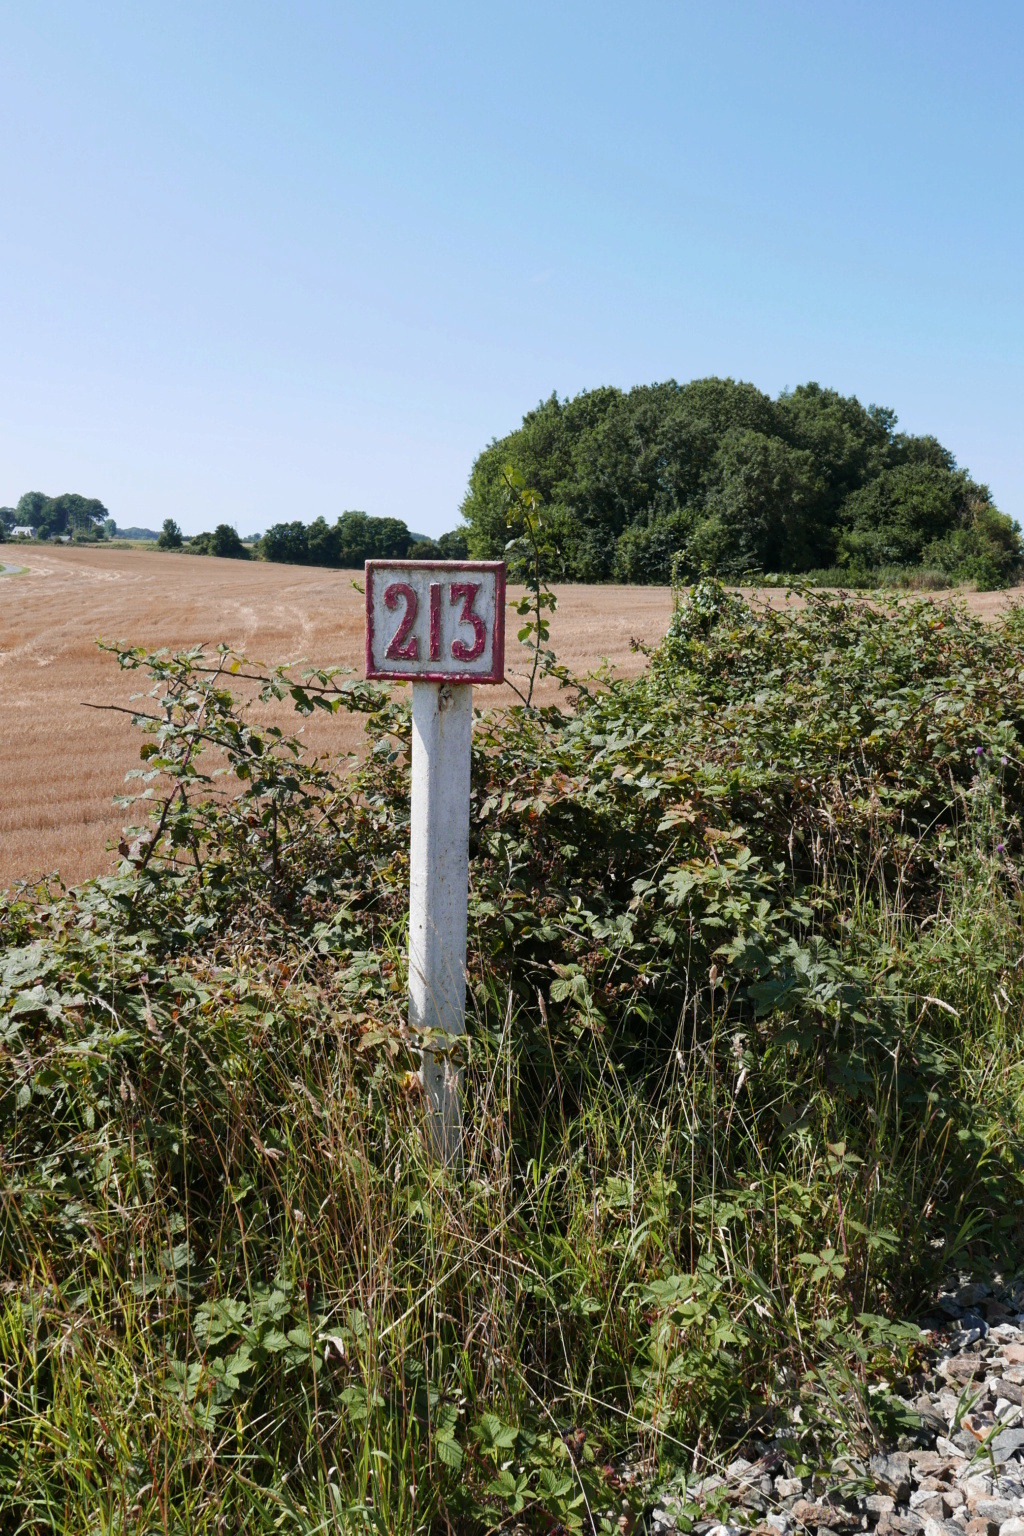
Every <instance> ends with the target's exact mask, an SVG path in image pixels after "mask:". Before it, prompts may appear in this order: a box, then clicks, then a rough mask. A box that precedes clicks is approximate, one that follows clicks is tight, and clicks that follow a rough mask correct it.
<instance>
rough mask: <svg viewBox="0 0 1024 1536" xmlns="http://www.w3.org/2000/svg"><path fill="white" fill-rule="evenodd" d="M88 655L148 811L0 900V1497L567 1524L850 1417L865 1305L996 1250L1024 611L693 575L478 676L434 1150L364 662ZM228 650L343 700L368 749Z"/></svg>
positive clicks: (1015, 1144) (203, 1517) (155, 1520)
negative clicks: (464, 965) (537, 665)
mask: <svg viewBox="0 0 1024 1536" xmlns="http://www.w3.org/2000/svg"><path fill="white" fill-rule="evenodd" d="M531 505H532V504H531ZM120 660H121V663H122V665H123V666H125V667H126V668H129V669H131V670H132V671H134V672H136V673H137V674H138V675H139V677H140V679H145V678H147V676H148V678H149V680H150V682H151V684H152V702H151V704H150V705H149V706H148V708H147V707H145V706H143V705H142V704H140V705H139V709H140V716H139V719H140V723H141V724H142V726H143V728H144V732H145V735H144V745H143V749H142V751H143V766H142V768H141V770H140V774H141V775H142V777H141V778H140V780H139V783H140V786H141V787H142V792H143V794H147V793H148V794H152V795H153V799H152V801H147V800H142V801H141V802H140V803H139V807H138V813H139V814H141V813H142V812H145V811H147V809H149V810H151V815H150V817H149V819H148V821H145V822H143V823H142V824H140V825H139V826H137V827H136V828H135V829H134V830H133V831H131V832H129V833H128V834H127V835H126V837H125V840H124V842H123V843H122V845H121V853H122V863H121V865H120V868H119V871H118V873H117V874H116V875H114V876H111V877H108V878H106V879H104V880H100V881H96V882H93V883H91V884H89V885H87V886H85V887H83V888H82V889H81V890H79V891H77V892H68V893H63V892H61V891H60V890H53V891H48V890H45V889H41V890H39V891H37V892H34V893H24V894H23V895H21V896H16V897H9V898H8V899H7V900H6V902H5V904H4V907H3V910H2V914H0V921H2V923H3V925H4V929H5V932H6V934H7V935H8V947H7V950H6V953H5V954H4V955H3V957H2V959H0V1005H2V1007H3V1010H4V1012H3V1015H2V1017H3V1019H4V1025H3V1033H2V1035H0V1061H2V1064H3V1075H2V1077H0V1084H2V1085H3V1087H2V1097H0V1144H2V1146H3V1148H4V1157H5V1165H4V1177H5V1187H4V1201H5V1207H4V1221H3V1223H2V1224H0V1263H2V1265H3V1267H4V1272H5V1277H6V1281H7V1284H6V1286H5V1289H4V1292H3V1299H2V1302H0V1309H2V1310H0V1371H2V1373H3V1383H4V1393H5V1398H4V1401H5V1405H6V1407H5V1410H4V1411H5V1412H6V1413H7V1415H8V1417H7V1421H6V1424H5V1430H6V1438H5V1440H4V1441H3V1442H2V1443H0V1501H4V1502H5V1503H6V1507H12V1508H13V1507H16V1508H17V1509H18V1510H19V1513H20V1514H21V1515H22V1519H23V1522H34V1523H35V1524H36V1525H39V1526H40V1527H42V1528H45V1525H46V1521H47V1520H49V1519H50V1514H49V1512H50V1511H52V1510H55V1509H59V1510H60V1511H61V1516H60V1518H61V1520H62V1521H63V1524H64V1528H66V1529H72V1528H74V1529H86V1528H88V1527H89V1525H90V1523H92V1524H93V1525H95V1523H96V1519H97V1517H98V1516H102V1520H103V1522H105V1524H106V1525H107V1526H108V1527H109V1526H111V1525H113V1524H114V1523H115V1516H116V1522H119V1526H120V1529H122V1530H126V1531H127V1530H132V1531H138V1532H140V1533H141V1532H143V1531H147V1530H150V1529H153V1528H157V1529H160V1528H163V1527H167V1528H173V1526H174V1522H175V1521H177V1523H178V1525H179V1526H181V1527H182V1528H185V1527H186V1526H187V1527H188V1528H190V1529H193V1530H200V1529H210V1530H212V1529H214V1528H215V1527H216V1523H217V1522H220V1525H221V1527H222V1528H226V1529H242V1528H245V1529H252V1530H267V1531H269V1530H271V1529H272V1528H273V1526H274V1524H275V1522H277V1521H279V1520H280V1519H281V1518H282V1516H283V1515H284V1514H285V1512H286V1511H287V1512H288V1515H289V1518H290V1519H291V1521H292V1523H294V1524H296V1526H297V1528H302V1529H313V1528H316V1526H317V1525H318V1524H321V1525H322V1526H323V1528H325V1529H331V1528H332V1526H333V1527H334V1528H341V1529H344V1528H347V1527H349V1526H351V1527H354V1526H356V1525H358V1524H359V1523H360V1522H363V1523H366V1522H368V1521H370V1520H371V1518H372V1520H373V1521H375V1522H376V1528H378V1529H382V1530H398V1529H401V1530H406V1529H413V1528H419V1529H428V1528H443V1526H444V1524H445V1522H447V1524H448V1526H449V1528H452V1529H458V1530H460V1531H467V1532H470V1531H481V1532H482V1531H484V1530H489V1529H493V1528H495V1527H496V1526H497V1525H499V1524H501V1523H502V1522H506V1523H509V1524H510V1523H511V1522H512V1521H513V1520H516V1521H518V1522H519V1523H520V1525H522V1526H523V1528H524V1529H530V1530H534V1531H537V1532H540V1531H545V1532H547V1531H550V1530H552V1529H554V1528H555V1527H556V1526H558V1525H561V1526H562V1527H564V1528H565V1529H567V1530H581V1529H584V1528H586V1529H590V1530H600V1531H607V1532H609V1533H610V1532H611V1531H613V1530H614V1529H615V1528H616V1524H617V1522H618V1521H619V1519H620V1516H621V1517H623V1518H627V1517H629V1516H630V1513H631V1512H632V1513H639V1509H640V1507H641V1506H642V1505H643V1504H644V1503H645V1502H646V1501H647V1500H648V1499H650V1498H652V1497H653V1496H654V1492H655V1491H656V1489H657V1486H658V1484H659V1482H660V1481H661V1480H662V1479H665V1478H668V1477H670V1476H672V1475H674V1474H675V1473H676V1472H678V1471H679V1469H680V1467H681V1468H682V1470H683V1471H684V1472H688V1471H689V1470H690V1469H691V1467H693V1466H696V1467H700V1466H704V1465H706V1464H707V1462H708V1459H710V1460H711V1461H712V1462H713V1461H714V1460H715V1458H718V1457H720V1456H727V1455H728V1453H729V1450H730V1448H731V1447H733V1446H735V1445H737V1444H739V1443H744V1442H746V1441H747V1440H748V1437H750V1436H751V1435H761V1436H764V1437H766V1438H770V1437H772V1436H775V1435H778V1436H781V1437H782V1443H784V1444H785V1445H787V1446H788V1447H790V1449H791V1451H792V1454H793V1457H794V1459H799V1460H800V1461H801V1463H802V1464H803V1465H805V1466H806V1467H807V1468H808V1470H809V1471H813V1470H814V1469H815V1468H816V1467H820V1466H821V1465H822V1463H823V1461H824V1460H825V1459H826V1458H827V1457H828V1456H830V1455H831V1454H833V1453H834V1452H836V1451H837V1450H839V1449H841V1448H842V1447H844V1446H845V1447H847V1448H850V1447H854V1446H857V1445H859V1444H860V1443H861V1437H864V1438H865V1439H866V1440H867V1442H868V1443H870V1439H871V1434H872V1425H877V1424H878V1423H879V1422H880V1419H881V1416H883V1415H884V1413H885V1412H886V1404H887V1392H888V1388H887V1387H886V1385H885V1383H887V1382H891V1381H892V1380H894V1379H895V1375H896V1374H899V1373H900V1372H902V1371H904V1370H906V1369H907V1368H908V1366H909V1365H910V1364H911V1363H912V1361H913V1359H914V1350H915V1348H916V1345H915V1342H914V1340H915V1337H916V1335H915V1333H914V1330H913V1329H909V1328H905V1327H902V1326H901V1325H899V1324H898V1323H897V1322H895V1321H893V1319H898V1318H899V1317H900V1316H901V1315H905V1314H906V1312H907V1310H910V1309H913V1308H914V1307H915V1306H917V1305H919V1304H920V1303H921V1301H922V1299H923V1298H924V1297H926V1296H927V1295H928V1293H929V1291H930V1289H931V1287H933V1286H934V1285H935V1283H936V1282H937V1280H938V1279H940V1278H941V1277H943V1276H945V1275H946V1274H948V1273H950V1272H955V1271H956V1270H957V1269H958V1268H961V1267H962V1268H965V1269H970V1270H973V1271H974V1272H978V1271H982V1272H984V1270H985V1268H986V1266H990V1265H993V1264H1005V1265H1012V1264H1018V1263H1020V1262H1021V1259H1022V1258H1024V1251H1022V1233H1024V1221H1022V1214H1024V1114H1022V1108H1021V1106H1022V1104H1024V1043H1022V1039H1021V1035H1020V1031H1019V1029H1018V1028H1017V1026H1016V1021H1017V1019H1018V1018H1019V1017H1020V1016H1021V1011H1022V1008H1024V972H1022V969H1021V966H1020V964H1019V956H1020V954H1021V950H1022V943H1021V918H1022V913H1024V888H1022V886H1021V883H1020V880H1019V876H1018V868H1019V862H1020V858H1021V854H1022V852H1024V849H1022V839H1021V823H1020V817H1021V812H1022V800H1024V752H1022V745H1024V616H1022V612H1021V610H1019V609H1015V610H1011V611H1010V612H1009V614H1008V615H1007V616H1006V617H1005V618H1004V619H1002V620H1001V621H1000V622H999V623H997V624H995V625H993V626H992V627H991V628H985V627H984V626H982V625H981V624H980V623H978V622H977V621H976V620H974V619H972V618H971V617H970V616H969V615H968V614H967V613H966V612H965V611H964V610H962V609H961V608H959V607H957V606H956V605H955V604H951V605H949V606H943V607H942V608H941V609H939V608H936V607H934V606H932V605H930V604H928V603H925V602H920V601H914V600H900V601H897V600H893V601H892V602H890V603H889V604H887V605H884V606H881V607H879V605H878V604H877V602H876V603H874V604H873V605H871V606H868V605H867V604H864V603H861V602H858V601H855V600H852V599H846V600H839V599H834V598H830V597H826V596H817V595H814V594H812V595H811V598H810V601H809V603H808V606H807V607H806V609H805V610H804V611H803V612H801V613H799V614H796V615H794V614H791V613H772V612H764V611H760V610H755V609H753V608H750V607H748V606H746V605H745V604H743V603H742V602H741V601H740V600H738V599H736V598H733V597H729V596H728V595H727V594H726V593H724V592H723V591H722V589H721V588H720V587H717V586H716V585H715V584H714V583H701V584H700V585H699V586H698V587H697V588H696V589H695V591H694V592H693V594H692V596H691V597H690V598H689V599H686V600H683V601H681V602H680V604H679V606H678V608H677V611H676V614H675V617H674V619H673V622H672V625H671V628H670V631H669V634H668V636H667V638H666V641H665V643H664V645H663V646H662V647H660V648H659V650H658V651H657V652H656V653H655V654H654V655H653V657H652V660H651V667H650V671H649V674H648V675H647V676H645V677H641V678H639V679H637V680H634V681H610V682H609V681H607V680H606V681H605V682H604V683H602V684H599V685H594V686H593V687H592V688H588V687H583V686H582V685H579V684H577V685H576V687H575V692H574V695H573V697H574V701H575V707H574V708H573V709H571V710H562V709H557V708H554V707H550V706H549V707H546V708H545V709H543V710H535V709H526V708H516V709H513V710H511V711H509V712H506V713H504V714H495V715H492V716H484V717H482V718H481V719H480V720H479V721H478V725H477V731H476V737H475V741H474V751H473V780H472V830H471V837H472V848H473V861H472V889H471V894H470V924H469V931H470V936H471V937H470V957H469V999H470V1021H471V1022H470V1034H469V1037H468V1041H467V1046H468V1052H467V1056H466V1060H465V1069H466V1082H467V1106H466V1114H467V1132H468V1134H467V1143H466V1155H465V1161H464V1164H462V1165H461V1166H459V1167H455V1168H450V1169H442V1168H439V1167H438V1166H436V1165H435V1164H433V1163H432V1162H431V1160H430V1158H429V1157H428V1156H427V1154H426V1152H425V1150H424V1141H423V1138H422V1134H421V1119H420V1113H421V1112H420V1105H419V1100H418V1095H417V1088H416V1081H415V1078H414V1077H413V1076H412V1075H411V1073H412V1070H413V1069H414V1067H415V1065H416V1061H415V1056H414V1055H411V1054H410V1048H411V1045H412V1044H413V1042H411V1041H410V1040H409V1038H408V1035H407V1032H406V1029H405V1019H404V1008H403V998H404V991H405V974H404V966H405V959H404V954H405V932H404V924H405V914H406V888H407V879H408V862H407V843H408V793H409V777H408V752H409V744H410V720H409V713H408V707H407V706H406V705H403V704H400V703H397V702H392V701H391V700H390V699H389V696H388V695H387V694H386V693H385V692H383V691H378V690H377V689H375V688H373V687H371V686H368V685H366V684H364V683H361V682H359V683H356V682H346V681H344V680H343V678H342V677H341V676H340V675H338V674H336V673H334V672H320V673H317V674H313V675H310V676H308V677H304V678H302V679H296V678H293V677H292V676H291V675H290V674H289V673H287V672H285V671H279V672H276V673H261V672H260V671H259V670H258V669H255V668H253V667H251V666H249V665H248V664H247V663H246V662H245V661H244V659H242V658H237V657H232V656H231V655H230V654H229V653H227V652H226V651H221V652H212V653H211V652H204V651H202V650H199V649H197V650H193V651H190V652H186V653H182V654H181V655H177V656H172V655H168V654H156V655H150V654H147V653H145V652H143V651H139V650H123V651H122V652H121V653H120ZM232 679H234V681H232ZM231 688H236V689H239V690H241V692H242V694H243V696H249V695H251V694H252V693H253V691H254V690H255V691H256V692H258V693H262V695H263V696H264V698H265V699H266V700H268V701H270V702H272V701H274V700H282V699H283V700H291V701H292V702H293V703H294V704H295V705H296V707H297V708H298V710H299V712H300V713H301V714H307V713H309V712H310V711H311V710H313V709H315V708H328V709H335V708H348V709H356V710H361V711H364V712H365V714H366V720H367V727H368V732H369V735H368V741H367V754H366V756H365V758H364V760H363V763H362V765H361V766H360V767H358V768H357V769H356V770H355V771H354V772H353V773H352V774H348V773H347V772H342V773H339V772H337V771H336V770H335V768H334V766H333V765H332V764H330V763H326V762H324V763H317V762H315V761H312V760H309V759H308V758H307V757H306V755H305V754H304V751H303V748H302V746H301V744H300V742H299V741H298V739H289V738H287V737H286V736H284V735H283V734H282V732H281V731H280V729H278V728H277V727H267V726H265V725H259V724H257V723H256V719H255V718H254V717H253V714H252V712H251V711H250V710H249V709H247V708H245V707H243V706H242V705H241V704H239V703H238V702H237V701H236V700H234V699H233V698H232V696H231V692H230V689H231ZM260 713H261V715H263V712H262V711H261V712H260ZM263 717H264V718H265V715H263ZM694 1445H697V1446H699V1448H700V1450H699V1453H694V1452H692V1451H691V1450H690V1449H688V1447H692V1446H694ZM154 1469H156V1474H157V1475H154ZM624 1505H625V1510H624ZM588 1511H589V1513H588ZM371 1512H372V1516H371ZM698 1513H699V1511H698V1510H697V1508H696V1506H694V1507H693V1514H694V1517H696V1515H697V1514H698ZM172 1517H173V1518H172ZM588 1522H589V1523H588Z"/></svg>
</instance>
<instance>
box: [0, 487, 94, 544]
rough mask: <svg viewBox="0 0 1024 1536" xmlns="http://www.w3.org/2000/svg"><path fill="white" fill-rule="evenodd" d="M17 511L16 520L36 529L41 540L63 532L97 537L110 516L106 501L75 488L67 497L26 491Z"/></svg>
mask: <svg viewBox="0 0 1024 1536" xmlns="http://www.w3.org/2000/svg"><path fill="white" fill-rule="evenodd" d="M14 510H15V523H16V524H17V525H19V526H24V527H28V528H34V529H35V530H36V536H37V538H40V539H55V538H58V537H59V536H60V535H61V534H72V535H74V536H76V537H79V538H81V537H86V538H88V537H93V538H95V537H96V536H97V534H99V533H100V531H101V530H102V529H103V525H104V523H106V522H107V520H108V519H109V517H110V513H109V512H108V511H107V509H106V507H105V506H104V505H103V503H102V501H98V500H97V499H96V497H94V496H93V497H89V496H79V495H78V494H77V492H73V491H67V492H65V493H64V495H63V496H47V495H46V494H45V492H43V491H26V492H25V494H24V496H22V497H21V499H20V500H19V502H18V505H17V507H16V508H15V509H14Z"/></svg>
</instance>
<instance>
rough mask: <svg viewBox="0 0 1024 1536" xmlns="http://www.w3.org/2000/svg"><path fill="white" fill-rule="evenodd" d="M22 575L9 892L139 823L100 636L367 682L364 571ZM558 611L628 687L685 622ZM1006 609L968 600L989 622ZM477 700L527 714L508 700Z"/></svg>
mask: <svg viewBox="0 0 1024 1536" xmlns="http://www.w3.org/2000/svg"><path fill="white" fill-rule="evenodd" d="M18 561H19V562H20V564H21V565H23V566H27V567H28V569H27V571H26V572H25V573H24V574H19V575H6V576H2V577H0V886H5V885H10V884H13V883H14V882H16V881H19V880H24V879H35V878H36V877H39V876H42V875H47V874H50V873H53V872H59V873H60V876H61V878H62V879H63V880H64V881H66V882H67V883H74V882H75V881H79V880H82V879H84V878H85V877H86V876H88V875H93V874H98V873H100V872H102V871H104V870H110V869H112V868H113V867H114V863H115V858H116V856H115V855H114V854H112V853H111V852H109V851H108V848H107V845H108V843H109V842H110V841H111V840H112V839H114V840H116V838H117V836H118V834H119V832H120V830H121V827H122V825H123V824H124V822H125V821H126V820H127V819H129V818H127V817H126V815H125V812H124V811H123V809H121V808H120V807H118V806H115V805H114V804H113V798H114V796H115V795H117V794H121V793H124V790H125V785H124V776H125V774H126V773H127V772H128V770H129V769H131V768H134V767H137V766H138V762H139V756H138V753H139V746H140V744H141V737H140V735H139V732H138V731H137V730H135V729H134V728H133V727H132V725H131V723H130V721H129V720H128V718H127V717H126V716H124V715H117V714H104V713H97V712H96V711H95V710H93V709H90V708H89V707H88V706H89V704H120V705H126V704H128V702H129V700H130V698H131V696H132V694H133V693H135V692H137V691H138V690H139V689H140V687H142V686H144V683H145V680H144V679H143V678H141V677H140V674H138V673H122V672H121V671H119V669H118V666H117V663H116V661H115V660H114V658H113V657H111V656H109V655H107V654H105V653H103V652H100V651H99V650H98V649H97V647H96V639H97V637H103V638H104V639H106V640H124V641H127V642H130V643H132V644H138V645H144V646H147V647H149V648H151V649H155V648H156V647H158V646H171V647H183V646H186V645H192V644H195V643H196V642H199V641H205V642H208V643H211V644H215V643H216V642H218V641H224V642H225V643H226V644H227V645H230V646H231V647H233V648H234V649H236V650H244V651H245V652H246V654H247V655H249V656H251V657H253V658H255V659H258V660H260V661H263V662H267V663H277V662H284V661H299V660H305V661H307V662H309V663H310V664H316V665H320V666H326V665H330V664H339V665H348V666H351V667H352V668H353V669H354V670H355V671H356V672H357V673H361V671H362V655H363V603H362V597H361V596H360V594H359V593H358V592H357V591H356V590H355V589H354V587H353V585H352V579H353V575H354V574H355V573H353V572H351V571H329V570H322V569H316V568H309V567H300V566H287V565H266V564H261V563H256V562H253V563H251V564H249V563H243V562H241V561H232V560H215V559H204V558H200V557H197V556H194V555H184V554H162V553H158V552H157V551H155V550H114V549H102V548H99V549H97V548H92V549H54V548H50V547H40V548H39V549H33V548H31V547H20V548H19V549H18ZM758 595H759V596H760V597H762V598H764V599H765V600H770V601H772V602H777V603H778V602H785V601H787V599H786V597H785V595H784V594H782V593H772V594H767V593H761V594H758ZM558 597H559V605H558V611H557V613H556V615H555V618H554V621H553V624H552V642H553V644H554V647H555V649H556V651H557V653H558V656H559V659H560V660H561V661H563V662H565V663H566V664H567V665H568V666H569V667H571V668H572V669H573V670H574V671H576V672H579V673H585V672H586V671H587V670H589V669H590V668H592V667H594V666H596V665H597V663H598V662H599V660H600V658H601V656H607V657H608V658H609V660H610V661H611V662H612V663H613V664H614V665H615V667H616V668H617V669H618V671H619V673H620V674H622V675H627V676H628V675H630V674H632V673H635V672H637V671H638V670H639V669H640V668H641V667H642V665H643V656H642V654H639V653H637V652H635V651H633V650H631V648H630V641H631V639H634V638H635V639H638V640H641V641H643V642H645V643H648V644H651V643H655V642H657V641H658V640H660V639H661V637H662V635H663V634H664V632H665V629H666V627H667V625H668V621H669V617H670V615H671V611H672V599H671V594H670V593H669V592H668V591H667V590H666V589H665V588H660V587H582V586H565V587H561V588H559V590H558ZM1006 598H1007V594H1005V593H989V594H984V595H979V596H974V595H971V596H970V597H969V599H968V600H969V601H970V602H971V604H972V606H974V607H975V608H976V609H977V610H978V611H979V612H982V613H983V614H986V615H989V616H991V615H992V614H994V613H995V612H997V611H998V609H999V608H1000V607H1001V606H1002V604H1003V603H1004V602H1005V601H1006ZM510 629H511V633H510V635H509V638H508V641H507V657H508V668H509V670H510V671H512V670H513V669H514V668H515V667H516V665H517V657H516V651H517V645H516V640H515V631H514V628H511V626H510ZM553 695H554V690H553V689H548V690H547V692H546V693H545V694H542V698H543V697H553ZM477 697H478V699H479V701H480V703H481V704H483V703H487V704H496V705H500V704H502V703H504V704H507V703H510V702H512V701H513V695H512V693H511V691H510V690H509V689H507V688H488V689H483V688H481V689H478V691H477ZM282 718H283V717H282ZM283 723H286V724H287V726H288V729H289V730H295V731H297V732H300V733H301V734H302V735H303V736H304V738H305V740H307V741H308V742H309V744H310V747H311V748H313V749H315V750H316V751H318V752H331V753H334V754H338V755H341V756H344V755H347V754H349V753H352V752H354V751H357V750H358V747H359V743H360V740H361V735H362V721H361V719H360V717H359V716H350V715H347V714H339V715H335V716H331V717H328V716H326V715H321V714H317V715H315V716H313V717H312V718H311V719H308V720H306V721H303V720H301V719H300V717H298V716H297V715H295V714H293V713H292V712H291V711H290V710H289V711H288V712H287V720H286V721H284V722H283Z"/></svg>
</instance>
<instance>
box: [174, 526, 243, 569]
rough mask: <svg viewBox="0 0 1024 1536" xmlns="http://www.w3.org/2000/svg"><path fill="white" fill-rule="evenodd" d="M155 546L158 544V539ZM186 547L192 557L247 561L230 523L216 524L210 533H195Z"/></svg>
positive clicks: (241, 544) (240, 542)
mask: <svg viewBox="0 0 1024 1536" xmlns="http://www.w3.org/2000/svg"><path fill="white" fill-rule="evenodd" d="M165 526H166V525H165ZM157 544H158V545H159V544H160V540H159V539H157ZM162 547H163V548H164V549H166V548H168V547H169V546H168V545H166V544H165V545H163V546H162ZM188 547H189V550H190V551H191V552H192V554H194V555H219V556H220V558H221V559H222V560H248V559H249V551H248V550H247V549H246V547H245V545H244V544H243V543H242V541H241V539H240V538H239V537H238V533H237V532H236V530H235V529H234V528H232V526H231V524H230V523H218V524H217V526H216V528H215V529H214V530H213V532H212V533H197V534H196V536H195V538H194V539H189V541H188Z"/></svg>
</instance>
